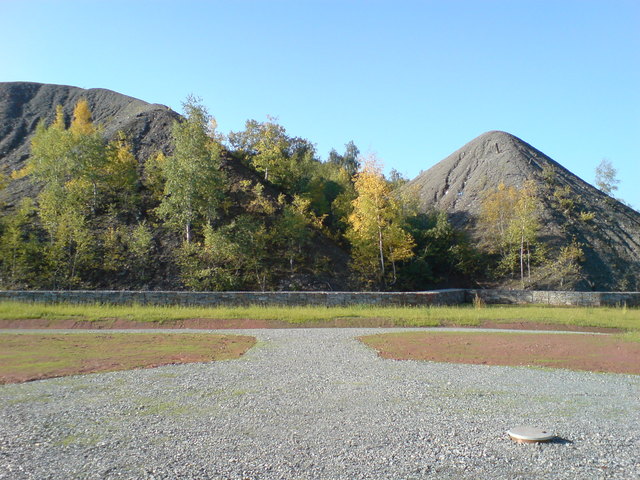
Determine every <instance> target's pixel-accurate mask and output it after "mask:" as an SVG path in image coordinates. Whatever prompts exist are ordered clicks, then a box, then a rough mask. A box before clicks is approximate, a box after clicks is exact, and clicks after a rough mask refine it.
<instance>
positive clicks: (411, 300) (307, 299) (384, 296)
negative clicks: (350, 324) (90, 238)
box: [0, 289, 465, 306]
mask: <svg viewBox="0 0 640 480" xmlns="http://www.w3.org/2000/svg"><path fill="white" fill-rule="evenodd" d="M0 300H15V301H24V302H53V303H58V302H68V303H111V304H117V305H124V304H133V303H137V304H141V305H195V306H217V305H219V306H246V305H286V306H298V305H322V306H343V305H380V306H383V305H459V304H461V303H464V301H465V290H462V289H459V290H453V289H452V290H438V291H433V292H155V291H153V292H152V291H149V292H147V291H144V292H132V291H89V290H82V291H0Z"/></svg>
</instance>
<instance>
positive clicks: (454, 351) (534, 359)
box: [361, 332, 640, 375]
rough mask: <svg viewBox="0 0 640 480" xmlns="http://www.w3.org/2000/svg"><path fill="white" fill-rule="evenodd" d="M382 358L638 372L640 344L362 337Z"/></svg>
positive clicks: (506, 337) (606, 339)
mask: <svg viewBox="0 0 640 480" xmlns="http://www.w3.org/2000/svg"><path fill="white" fill-rule="evenodd" d="M361 340H362V341H363V342H364V343H365V344H367V345H369V346H371V347H373V348H374V349H376V350H377V351H378V353H379V355H380V356H381V357H383V358H390V359H395V360H430V361H434V362H447V363H471V364H482V365H509V366H519V365H522V366H539V367H554V368H568V369H572V370H587V371H594V372H612V373H628V374H635V375H639V374H640V343H637V342H626V341H623V340H620V339H619V338H616V337H610V336H606V335H577V334H566V335H563V334H544V333H540V334H538V333H481V332H471V333H457V332H406V333H404V332H403V333H387V334H380V335H371V336H367V337H361Z"/></svg>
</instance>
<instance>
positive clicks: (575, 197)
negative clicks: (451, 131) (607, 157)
mask: <svg viewBox="0 0 640 480" xmlns="http://www.w3.org/2000/svg"><path fill="white" fill-rule="evenodd" d="M526 180H533V181H534V182H535V183H536V184H537V185H538V192H539V199H540V201H541V204H542V205H541V212H540V215H541V223H542V224H543V225H544V228H543V230H544V231H543V232H542V234H543V239H544V240H545V241H546V242H549V243H550V245H552V246H556V247H558V246H561V245H565V244H566V243H567V240H569V239H575V240H576V241H577V242H579V243H580V244H582V245H583V250H584V253H585V262H584V265H583V273H584V278H583V279H582V281H581V282H579V284H577V285H575V287H576V288H581V289H587V290H591V289H596V290H598V289H603V290H610V289H615V290H620V289H622V290H626V289H637V288H640V285H639V283H638V282H639V281H638V278H640V260H639V259H640V214H639V213H638V212H636V211H635V210H633V209H632V208H629V207H627V206H626V205H624V204H622V203H621V202H619V201H617V200H615V199H613V198H611V197H609V196H608V195H605V194H604V193H602V192H601V191H600V190H598V189H596V188H595V187H593V186H591V185H590V184H588V183H587V182H585V181H584V180H582V179H581V178H579V177H578V176H576V175H574V174H573V173H571V172H570V171H569V170H567V169H566V168H564V167H563V166H562V165H560V164H559V163H558V162H556V161H555V160H553V159H551V158H550V157H548V156H547V155H545V154H544V153H542V152H541V151H540V150H537V149H536V148H534V147H532V146H531V145H529V144H528V143H526V142H524V141H523V140H521V139H519V138H518V137H516V136H514V135H511V134H509V133H506V132H502V131H490V132H487V133H484V134H482V135H480V136H479V137H477V138H475V139H473V140H471V141H470V142H469V143H467V144H466V145H464V146H463V147H461V148H460V149H458V150H456V151H455V152H453V153H452V154H451V155H449V156H448V157H446V158H445V159H444V160H442V161H440V162H439V163H437V164H436V165H434V166H433V167H431V168H430V169H428V170H427V171H424V172H422V173H421V174H420V175H418V176H417V177H416V178H415V179H413V180H412V181H410V182H409V183H407V184H406V185H405V186H404V187H403V190H404V192H406V193H410V194H414V195H416V197H417V199H418V203H419V205H420V208H421V209H422V210H424V211H427V210H430V209H440V210H445V211H447V212H448V213H449V215H450V218H451V219H452V222H453V223H454V224H455V225H456V226H458V227H461V228H466V229H467V230H468V231H470V232H472V233H473V234H474V236H475V237H476V239H478V240H480V241H482V233H481V232H479V231H477V230H476V229H475V226H476V221H477V217H478V215H479V213H480V211H481V205H482V200H483V198H484V196H485V195H486V193H487V192H490V191H492V190H495V189H496V188H497V187H498V185H499V184H501V183H503V184H505V185H506V186H515V187H521V186H522V185H523V183H524V182H525V181H526ZM561 201H564V202H565V203H564V205H565V206H569V207H570V209H569V210H567V208H569V207H566V208H560V206H559V202H561ZM581 213H584V214H592V215H593V219H592V220H583V221H581V220H579V219H578V218H586V217H584V216H583V217H580V214H581Z"/></svg>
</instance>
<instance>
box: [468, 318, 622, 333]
mask: <svg viewBox="0 0 640 480" xmlns="http://www.w3.org/2000/svg"><path fill="white" fill-rule="evenodd" d="M480 327H481V328H495V329H505V330H549V331H552V332H555V331H557V332H592V333H623V332H624V331H625V330H623V329H621V328H613V327H582V326H579V325H558V324H552V323H536V322H528V321H525V320H522V321H520V322H517V321H516V322H483V323H482V324H481V325H480Z"/></svg>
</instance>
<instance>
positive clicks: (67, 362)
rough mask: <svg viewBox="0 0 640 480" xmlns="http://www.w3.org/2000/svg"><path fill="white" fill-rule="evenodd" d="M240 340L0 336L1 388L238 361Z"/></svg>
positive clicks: (244, 340)
mask: <svg viewBox="0 0 640 480" xmlns="http://www.w3.org/2000/svg"><path fill="white" fill-rule="evenodd" d="M255 343H256V340H255V338H254V337H249V336H245V335H214V334H187V333H184V334H183V333H162V334H149V333H116V334H110V333H100V334H95V333H66V334H51V335H49V334H35V333H18V334H13V333H8V334H7V333H0V384H2V383H15V382H22V381H28V380H35V379H42V378H52V377H60V376H65V375H76V374H81V373H94V372H111V371H116V370H130V369H134V368H147V367H152V366H158V365H166V364H173V363H192V362H209V361H214V360H229V359H233V358H238V357H239V356H241V355H242V354H243V353H245V352H246V351H247V350H248V349H249V348H251V347H252V346H253V345H254V344H255Z"/></svg>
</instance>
